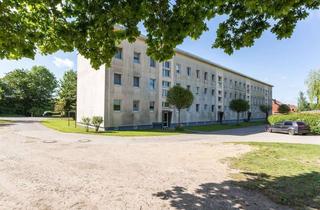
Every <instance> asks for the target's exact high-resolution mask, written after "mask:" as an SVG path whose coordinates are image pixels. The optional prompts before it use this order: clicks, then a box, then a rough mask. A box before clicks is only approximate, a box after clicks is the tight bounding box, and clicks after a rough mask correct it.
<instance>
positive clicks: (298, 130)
mask: <svg viewBox="0 0 320 210" xmlns="http://www.w3.org/2000/svg"><path fill="white" fill-rule="evenodd" d="M267 131H268V132H270V133H272V132H274V133H288V134H290V135H295V134H302V135H305V134H308V133H309V132H310V127H309V126H308V125H307V124H306V123H304V122H301V121H284V122H280V123H276V124H274V125H271V126H269V127H267Z"/></svg>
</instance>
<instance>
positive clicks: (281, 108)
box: [278, 104, 290, 114]
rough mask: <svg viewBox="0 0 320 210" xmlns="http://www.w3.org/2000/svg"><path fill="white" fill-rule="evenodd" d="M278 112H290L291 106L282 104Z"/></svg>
mask: <svg viewBox="0 0 320 210" xmlns="http://www.w3.org/2000/svg"><path fill="white" fill-rule="evenodd" d="M278 112H279V113H281V114H288V113H289V112H290V107H289V106H288V105H287V104H281V105H280V106H279V108H278Z"/></svg>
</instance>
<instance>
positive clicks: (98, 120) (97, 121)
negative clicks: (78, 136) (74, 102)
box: [91, 116, 103, 132]
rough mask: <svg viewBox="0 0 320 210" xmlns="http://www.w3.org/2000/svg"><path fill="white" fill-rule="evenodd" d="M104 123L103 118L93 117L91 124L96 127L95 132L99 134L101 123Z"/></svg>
mask: <svg viewBox="0 0 320 210" xmlns="http://www.w3.org/2000/svg"><path fill="white" fill-rule="evenodd" d="M102 122H103V118H102V117H101V116H93V117H92V120H91V123H92V125H93V126H94V127H95V131H96V132H98V131H99V128H100V125H101V123H102Z"/></svg>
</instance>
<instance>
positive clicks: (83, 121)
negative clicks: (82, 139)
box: [81, 117, 91, 132]
mask: <svg viewBox="0 0 320 210" xmlns="http://www.w3.org/2000/svg"><path fill="white" fill-rule="evenodd" d="M90 121H91V119H90V117H83V118H82V119H81V122H82V123H83V124H84V125H85V126H86V131H87V132H89V125H90Z"/></svg>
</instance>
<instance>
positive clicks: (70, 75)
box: [56, 70, 77, 114]
mask: <svg viewBox="0 0 320 210" xmlns="http://www.w3.org/2000/svg"><path fill="white" fill-rule="evenodd" d="M58 97H59V99H58V100H57V101H56V105H57V107H56V108H58V109H59V111H61V112H62V113H64V114H66V113H68V112H69V111H71V110H75V109H76V103H77V72H75V71H73V70H69V71H66V72H65V73H64V75H63V78H62V79H61V80H60V89H59V92H58Z"/></svg>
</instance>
